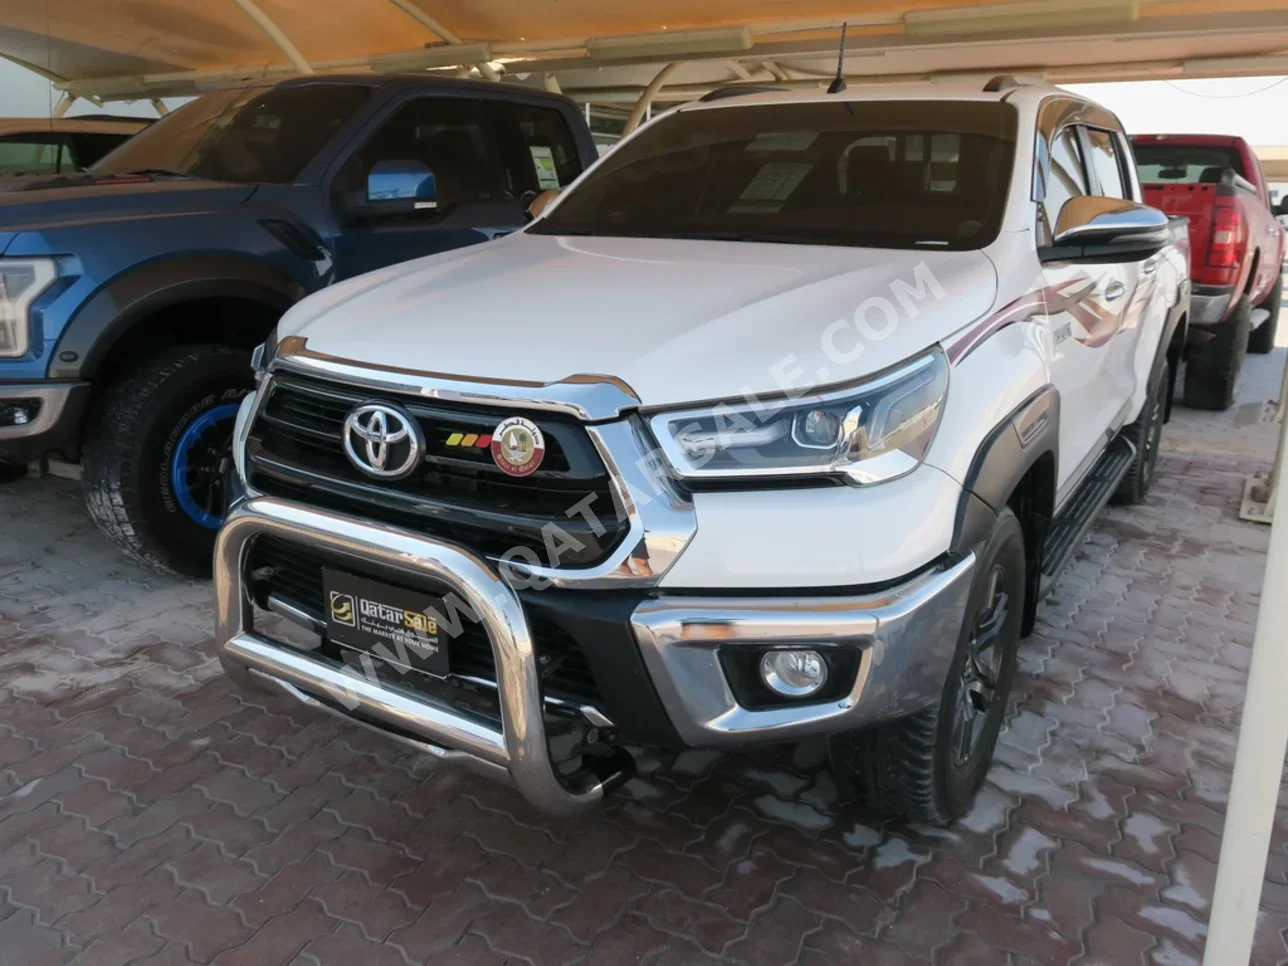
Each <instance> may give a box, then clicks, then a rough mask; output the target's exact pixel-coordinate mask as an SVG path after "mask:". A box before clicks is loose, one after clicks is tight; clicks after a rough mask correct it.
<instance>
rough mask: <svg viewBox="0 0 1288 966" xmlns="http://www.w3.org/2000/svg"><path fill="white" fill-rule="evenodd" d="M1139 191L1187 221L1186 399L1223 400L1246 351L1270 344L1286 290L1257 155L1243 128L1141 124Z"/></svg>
mask: <svg viewBox="0 0 1288 966" xmlns="http://www.w3.org/2000/svg"><path fill="white" fill-rule="evenodd" d="M1131 141H1132V148H1133V150H1134V152H1135V155H1136V169H1137V171H1138V172H1139V174H1140V182H1141V187H1142V188H1143V189H1144V191H1145V201H1146V203H1147V204H1150V205H1153V206H1154V207H1155V208H1161V209H1162V210H1163V211H1165V212H1167V214H1169V215H1173V216H1180V217H1185V218H1188V219H1189V222H1190V280H1191V282H1192V284H1193V290H1192V295H1191V298H1190V306H1191V307H1190V319H1189V323H1190V326H1189V346H1188V349H1187V351H1186V360H1187V361H1186V369H1185V403H1186V405H1189V406H1194V407H1196V408H1198V409H1227V408H1229V406H1230V405H1231V403H1233V402H1234V395H1235V391H1236V390H1237V388H1238V384H1239V374H1240V371H1241V370H1242V368H1243V360H1244V356H1245V355H1246V353H1248V352H1269V351H1270V350H1271V349H1272V348H1274V344H1275V327H1276V324H1277V322H1278V320H1279V308H1280V304H1281V299H1282V297H1283V280H1282V277H1281V276H1280V274H1279V273H1280V263H1281V261H1282V259H1283V250H1284V229H1283V228H1282V227H1281V226H1280V224H1279V223H1278V221H1276V220H1275V216H1274V213H1273V211H1272V210H1271V206H1270V192H1269V190H1268V189H1267V187H1266V179H1265V176H1264V175H1263V174H1262V171H1261V163H1260V162H1259V161H1258V160H1257V156H1256V154H1255V153H1253V150H1252V148H1251V147H1249V145H1248V143H1247V142H1246V141H1244V140H1243V139H1242V138H1237V137H1229V136H1225V135H1207V134H1138V135H1136V136H1134V137H1133V138H1132V139H1131Z"/></svg>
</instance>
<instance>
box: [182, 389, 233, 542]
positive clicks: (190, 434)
mask: <svg viewBox="0 0 1288 966" xmlns="http://www.w3.org/2000/svg"><path fill="white" fill-rule="evenodd" d="M240 408H241V406H240V404H239V403H227V404H225V405H223V406H216V407H215V408H214V409H208V410H206V412H204V413H202V414H201V415H200V416H198V417H197V418H196V419H194V420H193V421H192V425H190V426H189V427H188V428H187V429H185V430H184V431H183V435H182V436H180V437H179V442H178V444H177V445H176V446H175V448H174V458H173V459H172V460H171V461H170V488H171V490H172V491H173V492H174V498H175V500H176V501H178V503H179V506H180V507H181V508H182V509H183V512H184V513H186V514H187V515H188V517H189V518H190V519H191V520H192V521H193V522H194V523H197V524H198V525H200V526H203V527H205V528H206V529H207V530H218V529H219V527H220V525H221V524H222V523H223V522H224V518H223V515H222V514H214V513H211V512H209V510H207V509H206V508H204V507H202V506H201V505H200V504H199V503H198V502H197V497H196V495H195V494H194V493H193V490H192V485H191V482H190V480H189V477H190V476H191V469H192V463H191V461H192V456H193V450H194V448H195V447H196V446H197V444H198V443H200V442H201V441H202V439H203V438H204V437H205V436H206V435H207V434H208V433H210V432H212V431H213V430H215V428H216V427H217V426H218V425H219V424H220V423H223V422H225V421H231V420H234V419H236V418H237V410H238V409H240ZM215 469H216V471H217V467H216V468H215ZM209 485H210V486H214V485H215V483H214V482H213V481H212V482H211V483H210V484H209Z"/></svg>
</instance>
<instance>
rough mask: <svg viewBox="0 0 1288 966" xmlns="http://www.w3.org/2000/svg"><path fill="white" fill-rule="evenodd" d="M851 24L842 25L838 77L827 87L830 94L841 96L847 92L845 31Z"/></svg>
mask: <svg viewBox="0 0 1288 966" xmlns="http://www.w3.org/2000/svg"><path fill="white" fill-rule="evenodd" d="M848 26H849V23H842V24H841V50H840V52H839V53H837V55H836V77H834V78H833V79H832V83H830V84H828V85H827V92H828V93H829V94H839V93H841V91H843V90H845V30H846V28H847V27H848Z"/></svg>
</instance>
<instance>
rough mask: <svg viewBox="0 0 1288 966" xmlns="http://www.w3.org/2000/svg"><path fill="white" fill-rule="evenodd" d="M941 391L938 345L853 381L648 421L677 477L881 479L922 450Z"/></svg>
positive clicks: (907, 468) (934, 423) (903, 468)
mask: <svg viewBox="0 0 1288 966" xmlns="http://www.w3.org/2000/svg"><path fill="white" fill-rule="evenodd" d="M947 392H948V363H947V361H946V360H945V359H944V355H943V353H942V352H940V351H938V350H935V351H934V352H931V353H929V354H927V355H924V356H921V357H919V358H917V359H914V360H913V361H912V362H909V363H908V364H906V365H902V366H899V367H898V368H897V369H895V370H893V371H891V372H888V373H885V374H884V375H881V376H878V377H877V378H875V379H872V380H870V381H869V382H866V383H862V384H859V385H857V386H849V387H846V388H845V389H838V390H834V391H831V392H826V393H820V394H816V395H811V396H800V397H797V398H794V399H787V400H779V401H776V402H764V403H761V402H755V401H752V402H748V401H744V400H739V401H738V402H737V403H736V404H725V403H721V404H718V405H716V406H714V407H708V408H706V409H702V410H690V411H686V412H671V413H661V414H658V415H656V416H653V417H652V418H651V419H650V420H649V425H650V427H651V428H652V431H653V435H654V436H655V437H656V438H657V441H658V443H659V444H660V445H661V447H662V452H663V453H665V454H666V458H667V460H668V462H670V464H671V466H672V468H673V469H674V470H675V472H676V474H677V475H679V476H680V477H683V478H687V479H694V480H702V479H746V478H754V477H774V476H811V475H836V476H845V477H848V478H849V480H850V481H851V482H854V483H880V482H883V481H885V480H892V479H894V478H895V477H899V476H903V475H904V474H905V473H910V472H912V470H914V469H915V468H916V467H917V465H918V464H919V463H920V462H921V461H922V459H923V458H924V457H925V455H926V450H928V449H929V448H930V443H931V441H932V440H933V439H934V438H935V430H936V428H937V427H938V426H939V416H940V413H941V412H942V410H943V404H944V397H945V395H946V394H947Z"/></svg>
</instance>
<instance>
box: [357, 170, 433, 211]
mask: <svg viewBox="0 0 1288 966" xmlns="http://www.w3.org/2000/svg"><path fill="white" fill-rule="evenodd" d="M365 200H366V203H367V205H368V206H370V207H371V208H379V209H380V210H382V211H384V210H389V211H422V210H433V209H435V208H437V207H438V184H437V182H436V181H435V180H434V172H433V171H431V170H430V169H429V166H428V165H426V164H423V163H422V162H420V161H377V162H376V163H375V165H373V166H372V168H371V173H370V174H368V175H367V197H366V199H365Z"/></svg>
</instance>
